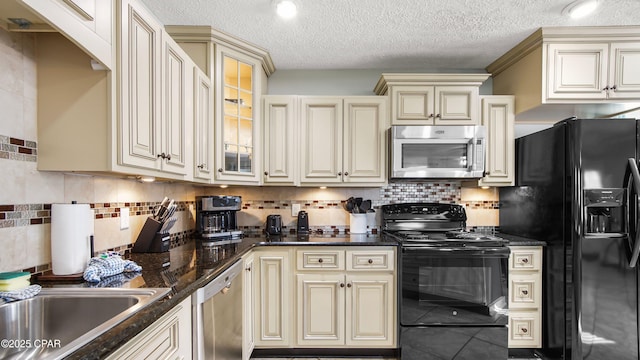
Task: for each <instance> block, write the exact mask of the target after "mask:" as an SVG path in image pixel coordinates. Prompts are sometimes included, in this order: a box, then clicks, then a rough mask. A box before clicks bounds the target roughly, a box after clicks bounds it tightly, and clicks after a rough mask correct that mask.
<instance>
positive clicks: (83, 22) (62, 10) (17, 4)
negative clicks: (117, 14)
mask: <svg viewBox="0 0 640 360" xmlns="http://www.w3.org/2000/svg"><path fill="white" fill-rule="evenodd" d="M114 4H115V2H114V1H113V0H4V1H3V3H2V4H0V13H2V14H3V17H6V18H17V19H24V20H27V21H28V22H29V23H25V24H22V25H20V24H15V23H9V24H8V25H7V29H8V30H9V31H13V30H15V31H33V32H40V31H47V30H54V31H59V32H60V33H61V34H63V35H64V36H66V37H67V38H68V39H69V40H71V41H72V42H73V43H75V44H76V45H77V46H78V47H80V48H81V49H83V50H84V51H85V52H86V53H87V54H89V55H90V56H91V57H92V58H93V59H94V60H96V61H98V62H100V63H101V64H102V65H103V66H104V67H106V68H107V69H113V65H114V64H113V62H114V59H113V41H112V40H113V39H112V32H113V23H114V9H115V7H114ZM25 8H26V9H28V11H25V10H24V9H25ZM34 15H35V16H34Z"/></svg>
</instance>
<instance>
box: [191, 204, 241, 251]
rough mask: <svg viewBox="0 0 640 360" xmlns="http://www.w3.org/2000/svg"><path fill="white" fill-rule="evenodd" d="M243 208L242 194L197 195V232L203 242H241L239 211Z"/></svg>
mask: <svg viewBox="0 0 640 360" xmlns="http://www.w3.org/2000/svg"><path fill="white" fill-rule="evenodd" d="M241 208H242V198H241V197H240V196H217V195H210V196H196V233H197V236H198V238H199V239H200V240H201V242H202V243H203V244H216V245H221V244H230V243H237V242H240V241H241V239H242V231H241V230H238V225H237V224H238V220H237V212H238V211H239V210H240V209H241Z"/></svg>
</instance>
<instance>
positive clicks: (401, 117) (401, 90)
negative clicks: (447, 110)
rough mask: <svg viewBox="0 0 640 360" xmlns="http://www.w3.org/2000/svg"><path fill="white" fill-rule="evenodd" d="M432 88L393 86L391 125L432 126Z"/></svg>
mask: <svg viewBox="0 0 640 360" xmlns="http://www.w3.org/2000/svg"><path fill="white" fill-rule="evenodd" d="M434 91H435V88H434V87H433V86H393V87H392V88H391V124H392V125H411V124H422V125H428V124H433V118H434V116H435V109H434V96H435V94H434Z"/></svg>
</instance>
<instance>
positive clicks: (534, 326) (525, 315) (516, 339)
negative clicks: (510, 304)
mask: <svg viewBox="0 0 640 360" xmlns="http://www.w3.org/2000/svg"><path fill="white" fill-rule="evenodd" d="M540 329H541V317H540V313H539V312H537V311H509V347H510V348H539V347H540V346H541V345H542V343H541V336H540V335H541V334H540Z"/></svg>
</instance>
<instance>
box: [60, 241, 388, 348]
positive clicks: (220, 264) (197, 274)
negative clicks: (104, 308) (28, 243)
mask: <svg viewBox="0 0 640 360" xmlns="http://www.w3.org/2000/svg"><path fill="white" fill-rule="evenodd" d="M307 245H310V246H326V245H334V246H341V245H348V246H396V245H397V243H396V242H392V241H387V240H383V237H381V236H379V235H355V234H353V235H344V234H340V235H334V234H331V235H318V234H311V235H309V236H297V235H289V234H287V235H283V236H276V237H274V236H272V237H266V236H264V235H257V236H253V237H245V238H244V239H242V241H241V242H240V243H237V244H227V245H221V246H216V247H202V246H199V241H198V240H193V241H188V242H187V243H186V244H185V245H182V246H179V247H176V248H173V249H171V250H170V251H169V252H165V253H148V254H135V253H134V254H131V260H133V261H135V262H136V263H138V264H139V265H141V266H142V274H141V275H140V276H137V277H135V278H133V279H131V280H130V281H127V282H122V283H118V282H113V283H107V284H105V286H110V287H135V288H140V287H145V288H167V287H169V288H171V292H170V294H169V295H168V296H167V297H165V298H164V299H162V300H161V301H158V302H156V303H154V304H152V305H150V306H148V307H147V308H145V309H143V310H141V311H139V312H138V313H136V314H135V315H133V316H132V317H130V318H128V319H126V320H125V321H123V322H122V323H120V324H118V325H116V326H115V327H113V328H112V329H110V330H108V331H107V332H105V333H104V334H102V335H100V336H98V337H97V338H95V339H94V340H92V341H91V342H89V343H88V344H86V345H85V346H83V347H81V348H80V349H78V350H77V351H75V352H73V353H72V354H71V355H70V356H69V357H68V358H67V359H102V358H104V357H105V356H106V355H108V354H109V353H110V352H112V351H114V350H116V349H117V348H119V347H120V346H122V345H124V344H125V343H126V342H128V341H129V340H131V339H132V338H133V337H134V336H135V335H137V334H138V333H140V332H141V331H142V330H144V329H145V328H146V327H148V326H149V325H151V324H152V323H153V322H154V321H156V320H157V319H158V318H160V317H161V316H162V315H164V314H165V313H166V312H168V311H169V310H171V309H172V308H173V307H174V306H176V305H178V304H179V303H180V302H181V301H183V300H184V299H185V298H187V297H189V296H191V294H193V293H194V292H195V291H196V290H197V289H198V288H200V287H202V286H204V285H205V284H207V283H208V282H210V281H211V280H213V279H214V278H215V277H216V276H218V275H219V274H220V273H222V272H223V271H224V270H226V269H227V268H228V267H229V266H231V265H232V264H233V263H235V262H236V261H238V260H240V258H241V257H242V255H244V254H245V253H247V252H248V251H249V250H250V249H252V248H255V247H258V246H307ZM65 286H69V285H65ZM78 286H88V284H87V283H83V284H81V285H78Z"/></svg>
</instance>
